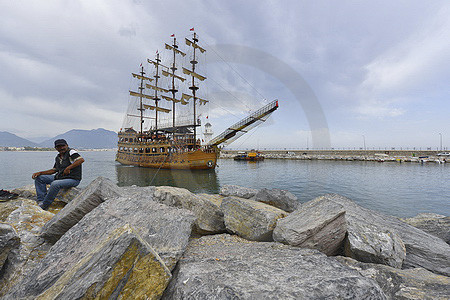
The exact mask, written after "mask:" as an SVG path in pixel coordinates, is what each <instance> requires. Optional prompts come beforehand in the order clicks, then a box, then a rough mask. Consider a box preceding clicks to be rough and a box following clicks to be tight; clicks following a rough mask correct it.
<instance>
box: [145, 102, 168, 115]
mask: <svg viewBox="0 0 450 300" xmlns="http://www.w3.org/2000/svg"><path fill="white" fill-rule="evenodd" d="M142 106H143V107H144V108H147V109H150V110H156V111H159V112H164V113H169V112H170V111H171V110H170V109H167V108H162V107H156V106H153V105H148V104H142Z"/></svg>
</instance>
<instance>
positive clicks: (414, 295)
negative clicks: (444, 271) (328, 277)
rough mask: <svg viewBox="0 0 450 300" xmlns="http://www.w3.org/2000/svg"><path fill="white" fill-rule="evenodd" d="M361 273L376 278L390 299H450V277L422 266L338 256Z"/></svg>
mask: <svg viewBox="0 0 450 300" xmlns="http://www.w3.org/2000/svg"><path fill="white" fill-rule="evenodd" d="M337 259H338V260H339V261H340V262H342V263H343V264H345V265H347V266H349V267H350V268H353V269H355V270H356V271H358V272H359V273H360V274H361V275H363V276H365V277H367V278H370V279H374V280H375V281H376V282H378V285H379V286H380V287H381V288H382V289H383V291H384V293H385V294H386V295H387V296H388V298H389V299H398V300H406V299H411V300H416V299H433V300H439V299H441V300H447V299H450V278H449V277H447V276H442V275H436V274H434V273H432V272H430V271H427V270H425V269H422V268H414V269H407V270H399V269H396V268H393V267H389V266H386V265H380V264H372V263H362V262H358V261H356V260H354V259H351V258H348V257H337Z"/></svg>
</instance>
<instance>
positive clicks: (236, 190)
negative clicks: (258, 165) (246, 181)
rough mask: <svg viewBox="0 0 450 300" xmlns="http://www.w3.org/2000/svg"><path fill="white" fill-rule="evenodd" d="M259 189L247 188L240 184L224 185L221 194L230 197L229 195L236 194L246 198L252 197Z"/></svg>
mask: <svg viewBox="0 0 450 300" xmlns="http://www.w3.org/2000/svg"><path fill="white" fill-rule="evenodd" d="M257 192H258V190H255V189H251V188H246V187H243V186H238V185H224V186H222V188H221V189H220V193H219V194H220V195H222V196H225V197H228V196H235V197H239V198H245V199H250V198H251V197H253V196H255V195H256V193H257Z"/></svg>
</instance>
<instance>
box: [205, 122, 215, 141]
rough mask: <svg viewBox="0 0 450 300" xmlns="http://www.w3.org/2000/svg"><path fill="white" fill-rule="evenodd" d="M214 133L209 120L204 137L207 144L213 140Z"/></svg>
mask: <svg viewBox="0 0 450 300" xmlns="http://www.w3.org/2000/svg"><path fill="white" fill-rule="evenodd" d="M212 135H213V132H212V125H211V123H209V122H208V123H206V124H205V132H203V137H204V139H205V144H208V143H209V142H210V141H211V139H212Z"/></svg>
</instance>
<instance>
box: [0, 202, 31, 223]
mask: <svg viewBox="0 0 450 300" xmlns="http://www.w3.org/2000/svg"><path fill="white" fill-rule="evenodd" d="M24 200H25V199H23V198H17V199H14V200H9V201H7V202H2V203H0V222H5V221H6V219H7V218H8V217H9V215H10V214H11V213H12V212H13V211H15V210H16V209H18V208H19V207H20V206H21V205H22V203H23V201H24ZM25 201H28V200H25Z"/></svg>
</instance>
